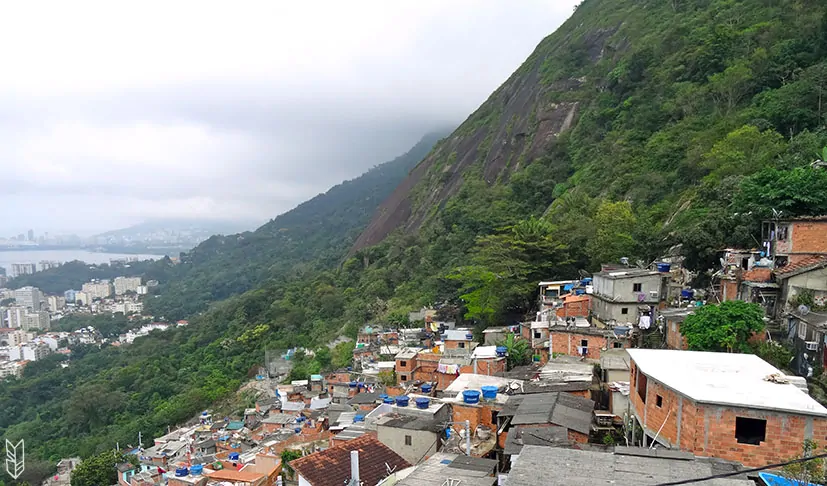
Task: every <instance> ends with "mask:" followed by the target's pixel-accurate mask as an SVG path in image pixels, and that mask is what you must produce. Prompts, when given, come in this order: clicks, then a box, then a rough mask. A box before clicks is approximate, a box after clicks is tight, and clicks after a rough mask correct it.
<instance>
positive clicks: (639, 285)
mask: <svg viewBox="0 0 827 486" xmlns="http://www.w3.org/2000/svg"><path fill="white" fill-rule="evenodd" d="M632 292H643V284H642V283H634V284H632Z"/></svg>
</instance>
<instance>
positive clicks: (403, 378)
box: [399, 375, 408, 381]
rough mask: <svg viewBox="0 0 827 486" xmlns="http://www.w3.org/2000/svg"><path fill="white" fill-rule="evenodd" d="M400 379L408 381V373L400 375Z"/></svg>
mask: <svg viewBox="0 0 827 486" xmlns="http://www.w3.org/2000/svg"><path fill="white" fill-rule="evenodd" d="M399 381H408V375H399Z"/></svg>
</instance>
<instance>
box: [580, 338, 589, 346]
mask: <svg viewBox="0 0 827 486" xmlns="http://www.w3.org/2000/svg"><path fill="white" fill-rule="evenodd" d="M580 346H581V347H583V348H588V347H589V342H588V341H587V340H585V339H581V340H580Z"/></svg>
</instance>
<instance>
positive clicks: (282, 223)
mask: <svg viewBox="0 0 827 486" xmlns="http://www.w3.org/2000/svg"><path fill="white" fill-rule="evenodd" d="M446 133H447V130H446V131H439V132H434V133H430V134H428V135H425V136H424V137H423V138H422V139H421V140H420V141H419V142H417V144H416V145H414V147H413V148H411V149H410V150H409V151H408V152H407V153H405V154H404V155H401V156H399V157H397V158H396V159H394V160H392V161H390V162H387V163H384V164H381V165H378V166H376V167H374V168H372V169H371V170H369V171H368V172H366V173H365V174H362V175H361V176H359V177H357V178H355V179H353V180H350V181H346V182H343V183H342V184H339V185H337V186H335V187H333V188H332V189H330V190H329V191H327V192H326V193H324V194H319V195H318V196H316V197H314V198H313V199H310V200H309V201H306V202H304V203H302V204H300V205H299V206H297V207H296V208H295V209H293V210H291V211H288V212H286V213H284V214H282V215H279V216H277V217H276V218H275V219H273V220H271V221H270V222H268V223H266V224H264V225H263V226H261V227H260V228H258V229H257V230H255V231H252V232H246V233H240V234H236V235H229V236H213V237H212V238H210V239H208V240H207V241H205V242H203V243H201V244H200V245H198V246H197V247H196V248H194V249H192V250H191V251H189V252H186V253H182V254H181V264H180V265H176V266H175V267H172V268H171V269H170V274H169V275H167V276H166V277H165V278H163V279H162V280H161V287H160V289H159V291H158V294H159V296H160V297H159V298H157V299H153V300H152V301H151V305H150V306H149V308H150V310H151V311H153V312H155V313H157V314H160V315H163V316H165V317H167V318H171V319H179V318H184V317H187V316H189V315H191V314H192V313H194V312H198V311H201V310H203V309H204V308H205V306H206V305H207V304H208V303H209V302H214V301H217V300H221V299H225V298H227V297H229V296H231V295H235V294H238V293H241V292H244V291H246V290H249V289H251V288H253V287H254V286H255V285H256V284H258V283H261V282H262V281H263V280H265V279H268V278H280V279H281V278H290V277H293V276H297V275H301V274H302V273H303V272H305V271H307V270H309V269H312V268H319V267H329V266H332V265H336V264H337V263H338V262H339V261H341V259H342V255H343V253H344V252H345V251H347V248H349V247H350V245H351V244H352V243H353V241H354V239H355V238H356V236H358V234H359V232H360V231H361V230H362V228H363V227H364V225H365V224H367V222H368V221H369V220H370V217H371V215H372V214H373V212H374V211H375V210H376V208H377V207H378V205H379V204H381V202H382V201H383V200H384V199H385V198H387V197H388V195H389V194H390V193H391V192H392V191H393V188H394V187H396V185H397V184H398V183H399V182H400V181H402V180H403V179H404V178H405V176H406V175H407V174H408V172H409V171H410V170H411V169H412V168H413V167H414V166H415V165H416V163H417V162H419V161H420V160H422V158H423V157H424V156H425V155H427V154H428V152H429V151H430V150H431V148H432V147H433V146H434V144H435V143H436V142H437V141H438V140H439V139H440V138H442V137H444V136H445V134H446Z"/></svg>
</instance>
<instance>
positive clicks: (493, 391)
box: [482, 386, 499, 400]
mask: <svg viewBox="0 0 827 486" xmlns="http://www.w3.org/2000/svg"><path fill="white" fill-rule="evenodd" d="M498 390H499V388H497V387H496V386H484V387H482V398H483V400H496V399H497V391H498Z"/></svg>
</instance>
